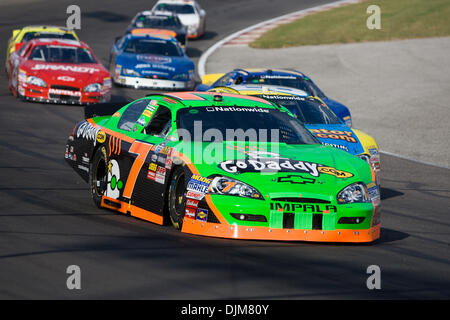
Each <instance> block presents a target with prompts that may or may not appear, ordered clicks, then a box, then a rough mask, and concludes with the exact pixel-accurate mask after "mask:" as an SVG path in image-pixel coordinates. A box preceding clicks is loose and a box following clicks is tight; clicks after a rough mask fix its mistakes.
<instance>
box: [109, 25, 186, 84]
mask: <svg viewBox="0 0 450 320" xmlns="http://www.w3.org/2000/svg"><path fill="white" fill-rule="evenodd" d="M109 66H110V72H111V78H112V79H113V82H114V83H115V84H118V85H123V86H128V87H133V88H136V89H138V88H150V89H173V90H179V89H182V90H191V89H192V88H193V87H194V85H195V79H194V77H195V65H194V62H192V60H191V59H189V58H188V57H187V56H186V53H185V52H184V50H183V49H182V48H181V46H180V43H179V42H178V41H177V40H176V39H175V38H173V37H171V36H169V35H164V34H146V33H137V34H133V33H132V34H126V35H124V36H123V37H119V38H117V39H116V41H115V43H114V45H113V47H112V49H111V53H110V60H109Z"/></svg>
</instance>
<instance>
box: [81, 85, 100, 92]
mask: <svg viewBox="0 0 450 320" xmlns="http://www.w3.org/2000/svg"><path fill="white" fill-rule="evenodd" d="M101 90H102V85H101V84H100V83H91V84H88V85H87V86H86V87H84V89H83V91H84V92H100V91H101Z"/></svg>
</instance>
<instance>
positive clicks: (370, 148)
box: [208, 84, 380, 177]
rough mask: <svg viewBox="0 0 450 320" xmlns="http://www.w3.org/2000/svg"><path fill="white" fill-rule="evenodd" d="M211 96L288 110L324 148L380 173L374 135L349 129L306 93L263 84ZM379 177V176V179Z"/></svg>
mask: <svg viewBox="0 0 450 320" xmlns="http://www.w3.org/2000/svg"><path fill="white" fill-rule="evenodd" d="M208 91H210V92H224V93H235V94H241V95H246V96H256V97H259V98H263V99H267V100H269V101H271V102H273V103H276V104H278V105H280V106H283V107H285V108H287V109H288V110H289V111H290V112H291V113H292V115H293V116H295V117H296V118H297V119H298V120H299V121H300V122H302V123H303V124H304V126H305V127H306V128H307V129H308V130H309V131H310V132H311V133H312V134H313V135H314V136H315V137H316V138H317V139H318V140H319V141H320V142H321V143H322V144H323V145H326V146H330V147H333V148H337V149H340V150H343V151H346V152H348V153H350V154H352V155H355V156H357V157H358V158H361V159H363V160H364V161H366V162H367V163H368V164H370V166H371V167H372V169H373V170H374V172H375V173H378V172H379V171H380V157H379V153H378V145H377V143H376V142H375V139H374V138H373V137H371V136H370V135H368V134H366V133H364V132H362V131H360V130H357V129H354V128H350V127H349V126H347V125H345V124H344V123H343V122H342V120H340V119H339V118H338V117H337V116H336V115H335V114H334V113H333V111H331V109H330V108H328V107H327V106H326V104H324V103H323V101H322V100H321V99H320V98H318V97H315V96H310V95H309V94H308V93H306V92H305V91H303V90H299V89H294V88H289V87H282V86H273V85H260V84H244V85H232V86H228V87H215V88H211V89H209V90H208ZM377 177H378V176H377Z"/></svg>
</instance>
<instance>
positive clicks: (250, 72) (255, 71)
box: [233, 68, 305, 78]
mask: <svg viewBox="0 0 450 320" xmlns="http://www.w3.org/2000/svg"><path fill="white" fill-rule="evenodd" d="M233 71H235V72H241V73H244V74H246V75H247V76H261V75H273V76H294V77H301V78H304V77H305V75H304V74H303V73H301V72H300V71H297V70H294V69H270V68H237V69H234V70H233Z"/></svg>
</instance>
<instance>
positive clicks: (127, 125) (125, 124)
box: [117, 99, 149, 131]
mask: <svg viewBox="0 0 450 320" xmlns="http://www.w3.org/2000/svg"><path fill="white" fill-rule="evenodd" d="M148 103H149V101H148V99H143V100H138V101H135V102H133V103H132V104H131V105H129V106H128V108H127V109H126V110H125V111H124V112H123V114H122V117H121V118H120V120H119V122H118V123H117V128H119V129H120V130H125V131H131V129H132V128H133V125H134V124H135V123H136V121H137V120H138V119H139V116H140V115H141V114H142V112H144V109H145V107H146V106H147V105H148Z"/></svg>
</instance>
